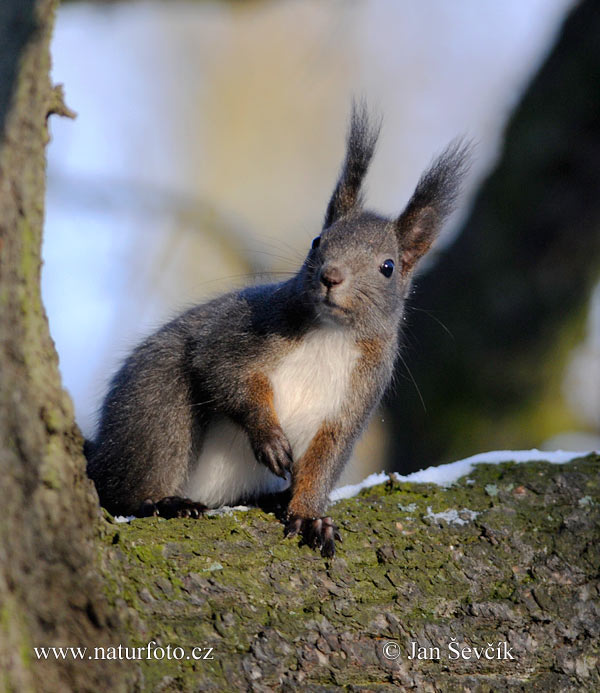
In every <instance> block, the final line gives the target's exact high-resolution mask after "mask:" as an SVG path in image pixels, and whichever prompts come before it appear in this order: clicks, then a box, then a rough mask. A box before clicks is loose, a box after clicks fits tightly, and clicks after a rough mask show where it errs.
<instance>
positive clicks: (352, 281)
mask: <svg viewBox="0 0 600 693" xmlns="http://www.w3.org/2000/svg"><path fill="white" fill-rule="evenodd" d="M378 135H379V126H377V127H373V126H372V125H371V124H370V123H369V118H368V112H367V109H366V107H365V106H364V104H360V105H356V104H355V105H354V106H353V109H352V117H351V120H350V129H349V133H348V141H347V150H346V158H345V161H344V164H343V166H342V171H341V174H340V177H339V180H338V183H337V185H336V187H335V190H334V191H333V195H332V196H331V200H330V201H329V205H328V207H327V212H326V214H325V221H324V224H323V230H322V231H321V234H320V235H319V236H317V237H316V238H315V239H314V240H313V242H312V248H311V249H310V252H309V254H308V257H307V258H306V262H305V263H304V266H303V268H302V271H301V273H300V275H299V276H300V277H301V278H302V281H303V282H304V283H305V290H306V292H307V293H308V295H309V297H310V300H311V302H312V303H313V304H314V306H315V310H316V313H317V315H318V317H319V318H320V319H321V320H322V321H323V322H327V323H333V324H340V325H354V326H360V327H361V328H364V329H365V330H366V331H367V332H369V333H370V334H374V333H381V332H386V331H388V330H389V329H393V328H394V327H395V326H396V324H397V322H398V320H399V319H400V316H401V314H402V309H403V304H404V299H405V297H406V294H407V292H408V289H409V287H410V282H411V277H412V274H413V270H414V268H415V267H416V265H417V263H418V261H419V260H420V259H421V258H422V257H423V255H425V253H426V252H427V251H428V250H429V248H430V247H431V245H432V243H433V242H434V240H435V239H436V237H437V236H438V234H439V231H440V229H441V227H442V225H443V222H444V220H445V219H446V218H447V216H448V215H449V213H450V212H451V211H452V209H453V206H454V202H455V201H456V197H457V195H458V192H459V187H460V183H461V181H462V178H463V176H464V174H465V172H466V170H467V165H468V161H467V160H468V153H469V145H468V144H464V143H462V142H461V141H455V142H453V143H452V144H450V146H449V147H448V148H447V149H446V150H445V151H444V152H443V153H442V154H441V155H440V156H439V157H438V158H437V159H436V160H435V161H434V162H433V164H432V165H431V166H430V167H429V168H428V169H427V170H426V171H425V173H424V174H423V175H422V176H421V178H420V180H419V182H418V184H417V187H416V189H415V191H414V193H413V195H412V197H411V198H410V200H409V202H408V204H407V206H406V208H405V209H404V211H403V212H402V213H401V214H400V215H399V216H398V217H397V218H395V219H387V218H384V217H381V216H379V215H377V214H374V213H373V212H369V211H365V210H364V209H363V204H362V196H361V187H362V182H363V179H364V177H365V174H366V172H367V169H368V167H369V163H370V161H371V158H372V156H373V152H374V150H375V144H376V142H377V137H378Z"/></svg>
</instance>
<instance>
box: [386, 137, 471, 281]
mask: <svg viewBox="0 0 600 693" xmlns="http://www.w3.org/2000/svg"><path fill="white" fill-rule="evenodd" d="M471 149H472V145H471V144H470V143H469V142H464V141H463V140H462V139H458V140H455V141H454V142H451V143H450V145H449V146H448V147H447V148H446V149H445V150H444V151H443V152H442V154H441V155H440V156H439V157H438V158H437V159H436V160H435V161H434V162H433V164H432V165H431V166H430V167H429V168H428V169H427V170H426V171H425V173H424V174H423V175H422V176H421V178H420V180H419V182H418V184H417V187H416V189H415V192H414V193H413V196H412V197H411V198H410V201H409V203H408V205H407V206H406V209H405V210H404V212H402V214H401V215H400V216H399V217H398V219H397V220H396V222H395V224H396V233H397V235H398V243H399V246H400V253H401V258H402V266H403V270H404V271H410V270H411V269H412V268H413V267H414V266H415V265H416V263H417V262H418V261H419V259H420V258H421V257H423V255H424V254H425V253H426V252H427V251H428V250H429V248H430V247H431V244H432V243H433V241H434V240H435V239H436V237H437V235H438V233H439V232H440V229H441V228H442V225H443V223H444V221H445V220H446V218H447V217H448V215H449V214H450V212H452V210H453V209H454V204H455V202H456V199H457V197H458V194H459V192H460V186H461V183H462V181H463V179H464V176H465V174H466V172H467V171H468V168H469V155H470V152H471Z"/></svg>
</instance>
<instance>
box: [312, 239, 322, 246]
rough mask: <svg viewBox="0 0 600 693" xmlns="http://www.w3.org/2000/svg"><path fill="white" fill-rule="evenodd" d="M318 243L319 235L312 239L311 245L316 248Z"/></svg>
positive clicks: (319, 240)
mask: <svg viewBox="0 0 600 693" xmlns="http://www.w3.org/2000/svg"><path fill="white" fill-rule="evenodd" d="M320 245H321V236H317V237H316V238H314V239H313V242H312V247H313V248H318V247H319V246H320Z"/></svg>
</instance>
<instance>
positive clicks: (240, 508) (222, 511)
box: [204, 505, 250, 517]
mask: <svg viewBox="0 0 600 693" xmlns="http://www.w3.org/2000/svg"><path fill="white" fill-rule="evenodd" d="M248 510H250V508H249V507H248V506H247V505H222V506H221V507H220V508H213V509H212V510H207V511H206V512H205V513H204V514H205V515H208V516H209V517H212V516H213V515H232V514H233V513H234V512H241V513H242V512H243V513H245V512H248Z"/></svg>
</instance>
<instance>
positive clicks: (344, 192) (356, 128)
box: [323, 101, 381, 229]
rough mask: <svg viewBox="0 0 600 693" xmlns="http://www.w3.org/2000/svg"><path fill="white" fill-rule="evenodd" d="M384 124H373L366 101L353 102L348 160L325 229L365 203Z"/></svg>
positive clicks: (329, 210) (336, 187) (328, 212)
mask: <svg viewBox="0 0 600 693" xmlns="http://www.w3.org/2000/svg"><path fill="white" fill-rule="evenodd" d="M380 129H381V123H377V124H376V125H373V124H372V123H371V122H370V119H369V111H368V109H367V105H366V103H365V102H364V101H358V102H357V101H353V102H352V115H351V117H350V128H349V130H348V138H347V144H346V158H345V160H344V165H343V166H342V171H341V173H340V177H339V180H338V182H337V185H336V186H335V190H334V191H333V195H332V196H331V200H329V205H328V206H327V212H326V213H325V221H324V223H323V228H324V229H326V228H327V227H328V226H331V224H333V223H334V222H335V221H337V220H338V219H339V218H340V217H343V216H344V214H348V212H350V210H352V209H353V208H354V207H358V206H360V204H361V194H360V189H361V185H362V182H363V178H364V177H365V174H366V172H367V169H368V168H369V164H370V162H371V159H372V157H373V152H374V151H375V144H376V143H377V138H378V137H379V130H380Z"/></svg>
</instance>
